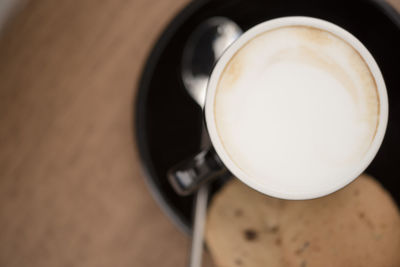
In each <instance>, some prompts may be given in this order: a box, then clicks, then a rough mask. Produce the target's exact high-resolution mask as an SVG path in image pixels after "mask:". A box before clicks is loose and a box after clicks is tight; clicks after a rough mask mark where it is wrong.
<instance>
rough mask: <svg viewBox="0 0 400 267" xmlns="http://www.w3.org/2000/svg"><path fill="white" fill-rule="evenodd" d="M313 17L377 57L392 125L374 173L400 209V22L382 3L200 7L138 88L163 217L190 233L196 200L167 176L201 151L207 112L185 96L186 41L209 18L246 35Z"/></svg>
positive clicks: (144, 154) (161, 45)
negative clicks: (226, 21)
mask: <svg viewBox="0 0 400 267" xmlns="http://www.w3.org/2000/svg"><path fill="white" fill-rule="evenodd" d="M294 15H296V16H311V17H317V18H322V19H325V20H328V21H330V22H333V23H335V24H337V25H339V26H341V27H343V28H344V29H346V30H348V31H350V32H351V33H353V34H354V35H355V36H356V37H357V38H358V39H360V40H361V42H363V43H364V44H365V46H366V47H367V48H368V50H369V51H370V52H371V53H372V55H373V56H374V57H375V59H376V61H377V62H378V65H379V66H380V68H381V70H382V73H383V76H384V78H385V81H386V85H387V89H388V94H389V124H388V129H387V134H386V137H385V140H384V143H383V145H382V148H381V150H380V152H379V153H378V155H377V157H376V158H375V160H374V161H373V163H372V164H371V166H370V167H369V169H368V170H367V171H368V172H369V173H371V174H372V175H374V176H376V177H377V178H378V179H379V180H380V181H381V183H382V184H383V185H384V186H385V187H386V188H387V189H388V190H389V191H390V192H391V193H392V195H393V196H394V197H395V199H396V201H397V203H398V204H400V177H399V175H398V173H399V170H400V72H399V68H400V16H399V14H398V13H397V12H396V11H395V10H394V9H393V8H392V7H390V6H389V5H388V4H387V3H386V2H383V1H376V0H352V1H344V0H343V1H339V0H324V1H321V0H307V1H299V0H202V1H200V0H198V1H193V2H191V3H190V4H189V5H188V6H187V7H186V8H185V9H183V10H182V11H181V12H180V13H179V14H178V15H177V16H176V17H175V19H174V20H173V21H172V22H171V23H170V24H169V25H168V27H167V28H166V29H165V31H164V32H163V34H162V35H161V37H160V39H159V40H158V41H157V43H156V44H155V46H154V48H153V50H152V52H151V54H150V56H149V58H148V61H147V64H146V66H145V67H144V70H143V74H142V79H141V81H140V83H139V92H138V96H137V102H136V107H135V108H136V123H135V127H136V139H137V143H138V147H139V153H140V156H141V160H142V166H143V169H144V170H145V174H146V180H147V182H148V184H149V187H150V189H151V191H152V193H153V196H154V197H155V198H156V199H157V201H158V203H159V204H160V205H161V207H162V208H163V209H164V211H165V212H166V213H167V214H168V215H169V216H170V217H171V218H172V219H173V221H174V222H175V223H176V224H177V225H178V226H179V227H180V228H181V229H182V230H184V231H185V232H187V233H190V232H191V217H192V216H191V215H192V200H193V198H192V197H181V196H178V195H176V194H175V193H174V192H173V190H172V188H171V187H170V185H169V184H168V181H167V179H166V172H167V170H168V169H169V168H170V167H171V166H172V165H174V164H175V163H177V162H179V161H181V160H182V159H185V158H187V157H189V156H191V155H192V154H195V153H196V152H198V150H199V145H200V126H201V119H202V118H201V115H202V114H201V110H200V108H199V107H198V106H197V104H196V103H195V102H194V101H193V100H192V99H191V98H190V96H189V95H188V94H187V93H186V91H185V90H184V87H183V84H182V81H181V75H180V60H181V56H182V55H181V54H182V50H183V47H184V45H185V41H186V40H187V38H188V36H189V34H190V33H191V32H192V31H193V29H194V28H195V27H196V26H197V25H198V24H199V23H201V22H202V21H204V20H205V19H206V18H209V17H212V16H225V17H228V18H230V19H232V20H234V21H235V22H236V23H237V24H238V25H240V26H241V27H242V29H243V30H247V29H249V28H250V27H252V26H254V25H256V24H258V23H260V22H263V21H266V20H269V19H272V18H277V17H283V16H294Z"/></svg>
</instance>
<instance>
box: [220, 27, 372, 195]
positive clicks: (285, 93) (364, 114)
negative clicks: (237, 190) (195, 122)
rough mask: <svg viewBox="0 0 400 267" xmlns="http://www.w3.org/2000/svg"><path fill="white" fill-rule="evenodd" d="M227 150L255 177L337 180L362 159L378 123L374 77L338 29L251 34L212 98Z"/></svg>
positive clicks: (301, 183)
mask: <svg viewBox="0 0 400 267" xmlns="http://www.w3.org/2000/svg"><path fill="white" fill-rule="evenodd" d="M214 108H215V109H214V112H215V113H214V115H215V122H216V126H217V131H218V134H219V137H220V140H221V142H222V145H223V146H224V148H225V150H226V152H227V153H228V155H229V157H230V158H231V160H232V161H233V162H235V164H236V165H237V166H238V167H239V168H240V169H241V170H242V171H243V172H245V173H246V174H247V175H248V176H249V177H251V179H253V180H254V181H256V182H257V183H258V184H265V185H267V184H270V183H273V184H274V185H276V187H277V188H279V187H280V188H283V189H287V190H291V189H295V190H302V189H305V188H309V187H310V186H318V185H319V184H325V185H326V184H334V182H335V179H338V177H340V178H342V176H343V175H345V174H346V173H348V172H349V170H351V168H352V167H353V166H354V164H356V163H357V162H358V161H360V160H361V159H362V158H363V156H364V154H365V153H366V152H367V150H368V148H369V146H370V144H371V142H372V141H373V139H374V136H375V133H376V129H377V126H378V123H379V121H378V117H379V98H378V94H377V88H376V84H375V80H374V78H373V76H372V74H371V72H370V70H369V68H368V66H367V64H366V63H365V62H364V60H363V59H362V57H361V56H360V55H359V54H358V52H357V51H356V50H354V48H352V47H351V46H350V45H349V44H348V43H347V42H345V41H344V40H342V39H340V38H339V37H337V36H335V35H333V34H331V33H329V32H326V31H323V30H319V29H316V28H311V27H305V26H290V27H282V28H279V29H275V30H272V31H268V32H265V33H263V34H261V35H258V36H256V37H255V38H253V39H252V40H250V41H249V42H247V43H246V44H245V45H244V46H243V47H242V48H241V49H240V50H239V51H238V52H237V53H236V54H235V55H234V56H233V58H232V59H231V60H230V62H229V63H228V64H227V66H226V67H225V70H224V72H223V73H222V75H221V78H220V81H219V83H218V86H217V91H216V95H215V102H214Z"/></svg>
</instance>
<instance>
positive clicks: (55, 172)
mask: <svg viewBox="0 0 400 267" xmlns="http://www.w3.org/2000/svg"><path fill="white" fill-rule="evenodd" d="M187 2H188V0H130V1H129V0H128V1H126V0H80V1H77V0H75V1H74V0H68V1H54V0H40V1H30V2H28V4H27V5H26V6H25V8H24V9H23V10H21V12H19V13H18V14H17V15H16V16H15V17H14V18H13V19H12V20H11V21H10V22H9V23H8V25H7V26H6V27H5V30H4V31H3V32H2V33H1V36H0V231H1V232H0V266H7V267H13V266H18V267H19V266H30V267H36V266H37V267H39V266H40V267H48V266H51V267H53V266H65V267H67V266H68V267H69V266H93V267H95V266H96V267H100V266H143V267H147V266H150V267H152V266H163V267H179V266H185V263H186V254H187V251H188V246H189V239H188V238H187V237H186V236H185V235H183V234H182V233H181V232H180V231H178V230H177V229H176V228H175V226H174V225H173V224H172V223H171V222H170V221H169V219H168V218H167V217H166V216H165V215H164V214H163V213H162V212H161V210H160V209H159V207H158V206H157V204H156V203H155V201H154V200H153V199H152V197H151V196H150V194H149V192H148V190H147V188H146V185H145V183H144V181H143V177H142V175H141V172H140V168H139V163H138V156H137V152H136V145H135V143H134V139H133V129H132V121H133V116H134V114H132V109H133V108H132V105H133V100H134V96H135V94H136V91H135V89H134V88H135V85H136V83H137V79H138V76H139V74H140V70H141V67H142V65H143V63H144V61H145V59H146V55H147V54H148V52H149V50H150V49H151V46H152V44H153V42H154V41H155V40H156V38H157V36H158V34H159V33H160V31H161V30H162V29H163V27H164V26H165V25H166V23H167V22H168V21H169V20H170V19H171V18H172V17H173V16H174V15H175V14H176V12H178V10H179V9H180V8H182V7H183V6H184V5H185V4H186V3H187ZM390 2H392V3H393V4H394V5H395V6H396V7H397V8H400V0H391V1H390Z"/></svg>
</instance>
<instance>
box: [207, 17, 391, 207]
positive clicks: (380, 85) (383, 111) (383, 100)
mask: <svg viewBox="0 0 400 267" xmlns="http://www.w3.org/2000/svg"><path fill="white" fill-rule="evenodd" d="M288 26H307V27H313V28H318V29H321V30H324V31H327V32H330V33H332V34H333V35H335V36H337V37H339V38H341V39H342V40H344V41H345V42H347V43H348V44H349V45H350V46H352V47H353V48H354V49H355V50H356V51H357V52H358V53H359V54H360V55H361V57H362V58H363V60H364V61H365V62H366V64H367V65H368V67H369V69H370V71H371V73H372V76H373V78H374V79H375V83H376V85H377V95H378V97H379V119H378V126H377V129H376V133H375V137H374V139H373V141H372V143H371V145H370V146H369V149H368V151H367V152H366V153H365V155H364V156H363V158H361V159H360V160H359V161H358V162H357V163H356V164H355V165H354V166H352V168H351V169H350V170H349V171H348V172H346V174H345V175H343V176H342V177H339V178H338V179H335V180H334V181H333V180H332V182H330V183H329V182H325V183H320V184H318V186H316V187H309V188H305V189H298V188H294V187H292V188H289V187H287V188H285V186H283V185H282V184H280V185H278V184H273V183H272V182H270V183H268V184H262V183H259V182H257V181H256V179H254V178H252V177H250V176H249V175H248V174H247V173H246V172H245V171H244V170H242V169H241V168H239V167H238V166H237V164H236V163H235V162H234V161H233V160H232V158H231V157H230V156H229V154H228V152H227V151H226V149H225V147H224V145H223V141H222V140H221V138H220V135H219V133H218V130H217V125H216V120H215V112H214V107H215V95H216V91H217V87H218V83H219V81H220V78H221V76H222V75H223V73H224V70H225V67H226V65H227V64H228V63H229V61H230V60H231V59H232V57H234V56H235V54H236V53H237V51H239V49H241V48H242V47H243V46H244V45H246V43H247V42H249V40H251V39H252V38H254V37H256V36H258V35H260V34H262V33H264V32H267V31H270V30H273V29H277V28H281V27H288ZM205 117H206V122H207V128H208V131H209V134H210V138H211V141H212V144H213V146H214V148H215V150H216V151H217V153H218V155H219V157H220V158H221V160H222V161H223V163H224V164H225V165H226V167H227V168H228V169H229V170H230V171H231V172H232V173H233V175H234V176H236V177H237V178H239V179H240V180H241V181H242V182H244V183H245V184H247V185H248V186H250V187H252V188H253V189H255V190H258V191H260V192H261V193H264V194H266V195H270V196H274V197H277V198H284V199H311V198H316V197H321V196H324V195H328V194H330V193H332V192H335V191H337V190H339V189H340V188H343V187H344V186H346V185H347V184H349V183H350V182H352V181H353V180H354V179H356V178H357V177H358V176H359V175H360V174H361V173H362V172H363V171H364V170H365V169H366V168H367V167H368V165H369V164H370V163H371V162H372V160H373V159H374V157H375V155H376V153H377V152H378V150H379V148H380V146H381V144H382V141H383V138H384V135H385V131H386V127H387V120H388V99H387V92H386V86H385V82H384V80H383V76H382V73H381V71H380V69H379V67H378V64H377V63H376V61H375V59H374V58H373V56H372V55H371V53H370V52H369V51H368V50H367V48H366V47H365V46H364V45H363V44H362V43H361V42H360V41H359V40H358V39H357V38H356V37H354V36H353V35H352V34H351V33H349V32H348V31H346V30H345V29H343V28H341V27H339V26H337V25H335V24H333V23H331V22H328V21H326V20H322V19H317V18H312V17H304V16H296V17H282V18H277V19H273V20H269V21H266V22H263V23H260V24H258V25H256V26H254V27H253V28H251V29H249V30H248V31H246V32H245V33H244V34H243V35H242V36H241V37H240V38H239V39H238V40H237V41H235V42H234V43H233V44H232V45H231V46H230V47H229V48H228V49H227V50H226V51H225V53H224V54H223V56H222V57H221V58H220V60H219V61H218V62H217V64H216V66H215V68H214V70H213V72H212V74H211V78H210V81H209V84H208V89H207V96H206V104H205ZM265 164H268V162H265ZM288 168H290V166H288Z"/></svg>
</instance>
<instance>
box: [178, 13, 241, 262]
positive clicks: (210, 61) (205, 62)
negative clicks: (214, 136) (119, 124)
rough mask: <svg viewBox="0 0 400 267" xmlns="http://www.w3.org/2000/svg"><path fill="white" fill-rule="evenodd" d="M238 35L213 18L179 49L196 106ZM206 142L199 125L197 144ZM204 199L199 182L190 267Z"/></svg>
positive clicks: (199, 243) (196, 257)
mask: <svg viewBox="0 0 400 267" xmlns="http://www.w3.org/2000/svg"><path fill="white" fill-rule="evenodd" d="M241 34H242V30H241V29H240V28H239V26H238V25H236V23H234V22H233V21H231V20H229V19H227V18H224V17H213V18H210V19H207V20H206V21H204V22H203V23H202V24H200V25H199V26H198V27H197V28H196V29H195V30H194V32H193V33H192V34H191V35H190V37H189V39H188V41H187V44H186V46H185V48H184V51H183V57H182V79H183V83H184V85H185V88H186V90H187V92H188V93H189V95H190V96H191V97H192V98H193V99H194V100H195V101H196V102H197V104H199V105H200V107H202V108H203V107H204V103H205V96H206V91H207V83H208V79H209V77H210V74H211V71H212V69H213V67H214V64H215V62H216V61H217V60H218V59H219V57H220V56H221V55H222V53H223V52H224V51H225V50H226V48H228V46H230V45H231V44H232V43H233V42H234V41H235V40H236V39H237V38H238V37H239V36H240V35H241ZM209 145H210V141H209V139H208V137H207V133H206V131H205V127H204V124H203V127H202V136H201V146H202V147H206V146H209ZM207 201H208V186H207V185H203V186H202V187H201V188H200V189H199V190H198V192H197V194H196V200H195V204H194V205H195V206H194V210H195V214H194V226H193V238H192V246H191V251H190V258H189V266H190V267H200V266H201V262H202V256H203V236H204V225H205V218H206V211H207Z"/></svg>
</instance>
